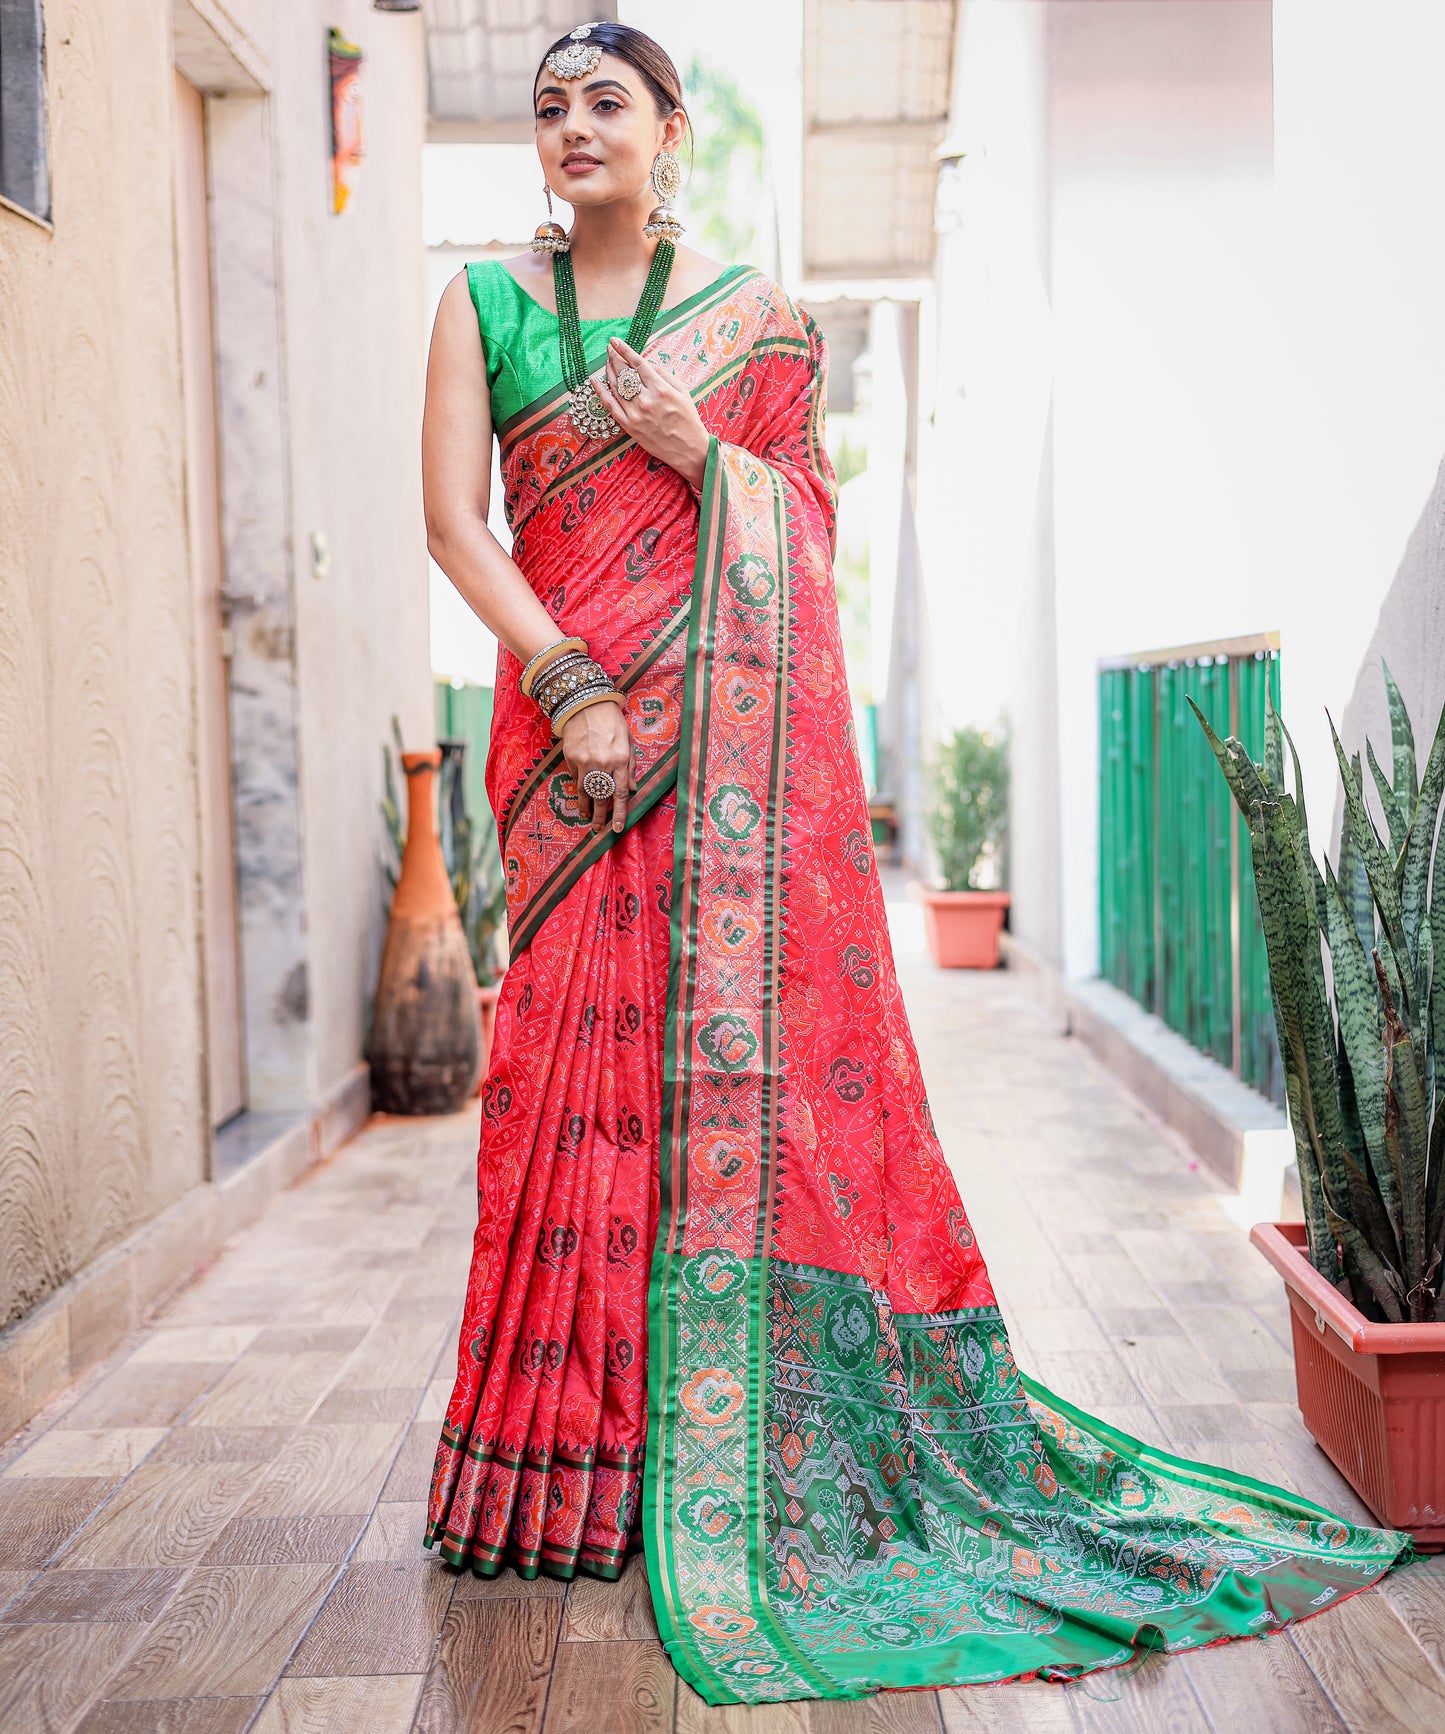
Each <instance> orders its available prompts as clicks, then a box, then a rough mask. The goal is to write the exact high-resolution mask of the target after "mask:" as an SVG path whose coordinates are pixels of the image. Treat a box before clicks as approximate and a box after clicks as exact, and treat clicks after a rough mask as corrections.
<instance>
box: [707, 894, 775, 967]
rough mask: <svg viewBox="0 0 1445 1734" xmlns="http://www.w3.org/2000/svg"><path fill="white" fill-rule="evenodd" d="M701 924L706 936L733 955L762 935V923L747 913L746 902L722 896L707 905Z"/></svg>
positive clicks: (722, 949)
mask: <svg viewBox="0 0 1445 1734" xmlns="http://www.w3.org/2000/svg"><path fill="white" fill-rule="evenodd" d="M702 925H703V929H704V931H705V932H706V934H707V937H708V938H709V939H710V940H711V941H712V942H713V944H714V945H716V946H717V947H718V948H719V950H721V951H725V952H728V953H730V954H732V955H734V956H735V955H736V954H737V953H738V952H739V951H741V950H742V949H743V948H744V947H745V946H749V945H752V944H754V943H755V942H756V941H757V940H758V939H759V938H760V937H761V935H762V924H761V922H759V921H758V919H757V917H756V916H755V915H752V914H750V913H749V911H748V906H747V904H745V903H734V902H730V901H728V900H727V899H724V898H719V899H718V900H717V902H715V903H713V904H711V905H710V906H709V908H708V910H707V913H706V914H705V915H704V916H703V917H702Z"/></svg>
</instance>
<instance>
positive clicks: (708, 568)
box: [642, 435, 861, 1704]
mask: <svg viewBox="0 0 1445 1734" xmlns="http://www.w3.org/2000/svg"><path fill="white" fill-rule="evenodd" d="M753 461H755V462H761V460H757V459H754V460H753ZM763 467H764V468H765V469H766V468H767V467H768V466H766V465H763ZM771 483H772V491H773V533H774V536H775V538H776V544H775V545H776V550H777V554H778V563H779V585H780V589H781V593H782V601H781V604H780V606H779V610H778V615H779V624H778V635H779V638H778V680H779V689H778V690H779V696H778V700H777V703H776V704H775V707H774V717H773V741H772V747H773V752H772V762H771V765H770V767H769V783H768V809H767V810H768V812H769V813H770V815H771V824H770V826H769V831H768V834H767V844H766V853H765V860H764V881H765V884H766V887H767V890H766V893H765V895H766V897H767V899H768V903H769V908H768V912H767V917H766V919H765V921H764V930H765V933H766V934H767V940H766V942H765V952H764V970H763V974H764V981H765V983H766V990H765V992H766V1010H765V1014H764V1019H763V1034H764V1054H765V1065H764V1067H763V1073H762V1079H761V1091H762V1110H761V1121H762V1128H763V1137H762V1148H761V1152H760V1158H761V1159H760V1172H759V1200H758V1218H757V1225H756V1229H755V1234H754V1245H753V1255H752V1257H751V1258H749V1259H748V1260H746V1261H745V1266H746V1283H747V1326H746V1332H747V1344H748V1351H747V1362H748V1365H747V1369H746V1378H747V1386H746V1391H747V1397H746V1408H745V1412H746V1430H747V1443H746V1453H745V1465H744V1468H745V1475H746V1484H747V1499H748V1506H749V1509H750V1510H751V1511H752V1512H753V1513H754V1514H755V1516H754V1521H753V1523H752V1524H751V1525H749V1526H748V1528H747V1530H746V1536H745V1542H744V1543H743V1544H742V1545H743V1546H744V1548H745V1553H746V1578H747V1591H748V1597H749V1601H748V1605H749V1607H750V1609H751V1613H752V1615H755V1616H756V1622H755V1623H756V1626H757V1628H758V1630H759V1638H760V1640H761V1642H762V1643H763V1644H764V1645H765V1646H766V1647H767V1649H769V1650H770V1651H771V1652H772V1653H773V1655H775V1656H776V1658H777V1660H778V1662H779V1663H780V1664H781V1665H782V1667H783V1668H785V1669H786V1670H787V1673H788V1675H789V1679H790V1689H789V1690H788V1691H786V1692H785V1693H783V1694H781V1695H782V1696H786V1697H792V1698H796V1697H800V1696H815V1697H840V1696H842V1697H856V1696H860V1695H861V1692H860V1691H858V1690H850V1689H848V1688H847V1687H846V1686H843V1687H840V1685H839V1683H838V1682H837V1681H836V1680H833V1679H830V1678H829V1677H828V1676H826V1675H824V1674H822V1673H820V1672H819V1671H818V1670H817V1669H816V1668H814V1667H813V1666H812V1664H811V1663H810V1662H809V1660H808V1658H807V1657H806V1656H805V1655H804V1654H803V1653H802V1652H801V1651H800V1650H799V1648H798V1646H797V1644H796V1642H795V1641H794V1640H793V1638H792V1637H791V1635H790V1634H789V1633H788V1631H787V1629H786V1628H785V1627H784V1626H783V1624H782V1623H781V1621H780V1620H779V1618H778V1616H777V1614H776V1613H775V1612H774V1610H773V1608H772V1605H771V1601H770V1598H769V1596H768V1591H767V1566H766V1556H767V1534H766V1499H765V1489H764V1480H765V1475H766V1462H765V1455H764V1451H763V1440H762V1434H763V1429H764V1427H765V1425H766V1393H767V1379H766V1370H765V1369H766V1360H767V1346H768V1345H767V1288H768V1269H769V1261H768V1258H767V1256H766V1251H767V1244H768V1236H769V1233H770V1224H771V1216H772V1206H773V1199H774V1186H775V1180H776V1162H775V1160H774V1152H773V1136H774V1132H775V1129H776V1125H777V1107H778V1104H777V1096H776V1089H777V1055H778V1044H779V1040H780V1032H779V1029H778V1022H777V971H778V968H779V966H780V963H781V946H780V944H779V943H778V939H777V936H778V934H779V933H780V920H781V908H780V900H781V876H782V860H783V855H782V847H781V845H782V840H783V830H784V815H783V812H782V806H783V803H782V800H781V792H782V788H783V783H784V780H785V776H786V761H785V757H784V750H783V749H784V745H785V740H786V730H787V702H786V693H787V683H786V679H785V672H786V668H787V658H788V655H789V653H790V643H789V622H790V610H789V607H788V603H787V596H788V589H787V587H788V584H789V580H790V573H789V570H788V567H789V562H788V541H787V514H786V509H785V505H784V500H783V494H782V488H781V486H780V483H779V480H778V478H777V477H776V475H775V474H774V475H772V476H771ZM727 500H728V490H727V470H726V466H725V463H724V461H723V458H722V443H721V442H720V441H719V440H718V438H717V437H716V436H715V435H714V436H713V437H712V438H711V440H710V441H709V445H708V456H707V463H706V466H705V469H704V473H703V488H702V509H701V524H700V533H699V539H698V556H697V564H696V568H695V573H694V580H693V607H692V610H691V615H690V619H689V627H688V646H687V661H686V666H685V673H684V682H683V706H682V727H681V733H680V742H679V747H680V756H679V766H678V780H677V791H678V793H677V816H676V821H675V825H674V831H673V894H672V903H671V909H670V915H669V959H668V990H667V1017H666V1024H665V1029H664V1037H663V1079H662V1116H661V1128H660V1141H659V1142H660V1149H659V1164H658V1167H659V1213H658V1233H657V1239H656V1243H655V1248H654V1254H653V1264H652V1270H651V1274H650V1277H649V1286H648V1343H649V1351H648V1353H649V1366H648V1433H647V1448H646V1451H645V1453H644V1458H643V1474H642V1505H643V1522H642V1530H643V1545H644V1549H645V1553H646V1561H647V1571H648V1579H649V1584H650V1587H651V1591H652V1602H653V1612H654V1615H655V1617H656V1620H657V1626H658V1634H659V1637H660V1638H661V1640H662V1643H663V1647H664V1648H665V1650H666V1651H667V1654H668V1658H669V1660H670V1661H671V1663H672V1665H673V1667H674V1668H675V1669H676V1670H677V1672H678V1673H679V1674H680V1675H681V1676H682V1678H683V1679H684V1680H686V1681H687V1683H688V1684H689V1685H690V1686H692V1687H693V1689H694V1690H695V1691H697V1692H698V1693H699V1695H700V1696H702V1697H703V1698H704V1699H706V1701H707V1702H708V1703H710V1704H724V1703H743V1702H746V1701H747V1700H745V1699H743V1698H741V1697H740V1696H738V1694H737V1693H736V1692H735V1691H734V1689H733V1687H732V1685H731V1684H730V1683H729V1682H728V1681H727V1680H726V1679H725V1678H724V1677H723V1675H722V1674H721V1673H719V1672H718V1671H717V1670H716V1669H715V1668H713V1667H712V1666H710V1665H709V1661H708V1658H707V1657H706V1655H705V1654H704V1652H703V1649H702V1647H701V1646H700V1645H699V1644H698V1642H697V1640H696V1638H695V1637H694V1635H693V1634H692V1632H691V1631H690V1630H689V1628H688V1625H687V1622H686V1621H685V1620H683V1619H682V1618H680V1617H679V1616H680V1613H681V1607H682V1595H681V1588H680V1583H679V1574H678V1569H677V1560H676V1555H675V1548H676V1545H677V1540H678V1532H677V1524H676V1522H675V1520H674V1505H675V1492H676V1489H675V1485H674V1476H675V1469H676V1457H675V1451H674V1449H673V1448H672V1436H673V1435H674V1434H675V1430H676V1415H677V1390H676V1384H677V1360H678V1344H677V1338H676V1329H675V1327H676V1323H677V1309H676V1307H675V1305H674V1297H675V1293H676V1288H677V1283H678V1272H679V1268H680V1266H681V1265H682V1263H683V1262H684V1260H683V1253H682V1242H683V1235H684V1232H685V1230H686V1225H687V1166H688V1151H689V1140H688V1130H687V1127H688V1120H689V1110H690V1099H691V1084H692V1071H693V1068H692V1061H691V1053H692V1042H691V1038H690V1031H691V1027H692V1021H693V1010H694V1005H695V999H696V990H697V972H696V956H697V930H698V917H699V898H698V894H697V884H696V881H697V877H698V869H697V867H696V866H695V862H696V860H697V856H698V852H699V849H700V844H701V834H702V795H703V789H702V785H701V778H702V775H703V774H704V773H705V770H706V766H707V747H708V739H709V734H710V721H711V719H710V714H709V707H708V703H707V692H708V689H709V686H710V679H709V676H710V671H711V667H712V659H713V653H714V647H715V643H716V621H717V615H718V607H719V601H720V596H721V591H722V564H723V555H724V550H725V545H726V534H727V522H728V512H727ZM684 959H686V964H684ZM739 1262H743V1261H739ZM773 1695H774V1696H777V1695H779V1694H773Z"/></svg>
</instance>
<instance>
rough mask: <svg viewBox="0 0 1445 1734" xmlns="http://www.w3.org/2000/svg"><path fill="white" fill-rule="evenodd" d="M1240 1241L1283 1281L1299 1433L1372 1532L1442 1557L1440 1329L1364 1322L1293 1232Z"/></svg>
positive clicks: (1273, 1226) (1267, 1225) (1287, 1225)
mask: <svg viewBox="0 0 1445 1734" xmlns="http://www.w3.org/2000/svg"><path fill="white" fill-rule="evenodd" d="M1249 1238H1250V1239H1251V1240H1252V1241H1253V1242H1254V1244H1255V1245H1256V1246H1257V1247H1258V1248H1259V1250H1260V1251H1261V1252H1262V1253H1263V1254H1264V1256H1265V1257H1266V1258H1267V1259H1268V1260H1269V1262H1270V1263H1271V1264H1272V1265H1273V1266H1274V1268H1275V1269H1276V1270H1277V1271H1278V1272H1279V1274H1280V1275H1281V1276H1282V1277H1283V1278H1284V1286H1285V1291H1286V1293H1287V1294H1288V1295H1289V1308H1290V1323H1291V1325H1292V1327H1293V1332H1294V1372H1295V1387H1296V1389H1297V1391H1298V1393H1299V1406H1300V1413H1301V1415H1303V1417H1304V1424H1305V1426H1306V1427H1308V1428H1309V1430H1310V1432H1311V1434H1312V1435H1313V1436H1314V1438H1315V1440H1316V1442H1317V1443H1318V1444H1319V1445H1320V1447H1321V1448H1322V1449H1323V1450H1324V1452H1325V1454H1326V1456H1328V1457H1329V1459H1330V1461H1331V1462H1332V1463H1333V1464H1334V1465H1335V1467H1336V1468H1337V1469H1338V1470H1339V1472H1340V1474H1341V1475H1343V1476H1344V1478H1345V1480H1346V1481H1348V1482H1349V1484H1350V1486H1351V1487H1353V1488H1354V1490H1355V1492H1356V1493H1358V1494H1359V1496H1360V1498H1361V1499H1363V1500H1364V1502H1365V1504H1366V1505H1368V1506H1369V1508H1370V1510H1371V1511H1372V1512H1373V1513H1374V1514H1375V1517H1376V1518H1377V1519H1378V1520H1379V1521H1380V1522H1381V1523H1383V1524H1386V1525H1387V1526H1388V1527H1389V1528H1391V1529H1404V1530H1408V1531H1409V1533H1410V1534H1411V1535H1412V1536H1413V1537H1414V1540H1415V1544H1416V1546H1417V1547H1419V1548H1420V1550H1421V1551H1422V1552H1428V1553H1434V1552H1438V1551H1439V1550H1440V1549H1441V1548H1445V1324H1435V1325H1381V1324H1376V1323H1375V1322H1374V1321H1373V1320H1371V1319H1367V1318H1366V1317H1365V1315H1364V1314H1363V1313H1362V1312H1360V1311H1359V1310H1358V1308H1356V1307H1354V1306H1351V1304H1350V1303H1349V1301H1347V1300H1346V1299H1345V1297H1344V1296H1343V1295H1342V1294H1341V1293H1340V1291H1339V1290H1338V1289H1337V1288H1335V1287H1334V1285H1333V1284H1332V1283H1329V1282H1327V1281H1326V1280H1325V1278H1324V1277H1322V1276H1321V1275H1320V1273H1319V1272H1318V1271H1317V1270H1316V1269H1315V1267H1314V1266H1313V1265H1312V1264H1311V1263H1310V1262H1309V1255H1308V1253H1307V1252H1306V1251H1305V1250H1304V1248H1305V1245H1306V1241H1305V1228H1304V1224H1303V1223H1302V1222H1261V1223H1257V1224H1256V1225H1255V1227H1254V1228H1252V1229H1251V1230H1250V1235H1249Z"/></svg>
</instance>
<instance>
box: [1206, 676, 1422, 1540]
mask: <svg viewBox="0 0 1445 1734" xmlns="http://www.w3.org/2000/svg"><path fill="white" fill-rule="evenodd" d="M1385 687H1386V691H1387V694H1388V697H1389V708H1390V723H1391V738H1392V772H1391V775H1389V776H1387V775H1386V774H1385V772H1384V770H1383V769H1382V768H1381V766H1380V764H1379V762H1378V760H1377V759H1376V756H1375V752H1374V748H1373V747H1372V746H1371V745H1369V744H1368V743H1367V744H1366V749H1365V752H1366V759H1367V761H1368V764H1369V769H1370V774H1371V778H1372V780H1373V782H1374V785H1375V789H1376V792H1377V794H1378V796H1379V802H1380V808H1381V811H1382V812H1383V814H1384V818H1385V831H1386V834H1385V835H1384V836H1382V835H1381V834H1380V832H1379V830H1378V829H1377V828H1376V825H1375V822H1374V820H1373V818H1372V817H1371V814H1370V812H1369V810H1368V808H1367V806H1366V801H1365V789H1364V780H1363V775H1362V771H1361V765H1360V757H1359V754H1356V755H1355V756H1354V757H1353V759H1347V758H1346V756H1345V752H1344V749H1343V747H1342V746H1341V745H1340V740H1339V736H1338V735H1337V734H1335V732H1334V725H1333V723H1331V725H1330V728H1331V734H1332V735H1333V736H1334V743H1335V754H1336V758H1337V760H1338V762H1339V768H1340V776H1341V778H1342V780H1343V783H1344V796H1345V799H1344V820H1343V824H1342V826H1341V834H1340V850H1339V860H1338V862H1337V863H1336V865H1335V866H1334V867H1331V866H1330V864H1329V862H1328V860H1326V861H1325V864H1324V871H1323V873H1321V871H1320V869H1319V867H1318V866H1317V864H1316V862H1315V860H1314V857H1313V856H1312V854H1311V852H1310V840H1309V831H1308V827H1307V824H1306V820H1305V807H1304V793H1303V788H1302V784H1301V779H1300V772H1299V759H1298V756H1297V754H1296V753H1295V748H1294V742H1293V741H1292V740H1290V738H1289V734H1288V731H1287V730H1286V729H1285V728H1284V725H1283V724H1282V722H1281V721H1280V719H1279V717H1278V715H1277V714H1276V713H1275V711H1274V710H1273V708H1272V707H1271V708H1270V709H1269V710H1268V712H1267V717H1266V730H1265V755H1264V763H1263V764H1255V763H1254V762H1253V761H1252V760H1251V759H1250V757H1249V754H1248V752H1247V751H1246V750H1245V748H1244V747H1243V746H1242V745H1241V743H1240V742H1239V741H1238V740H1236V739H1235V738H1234V737H1233V736H1231V737H1230V738H1229V739H1228V740H1227V741H1222V740H1220V738H1219V737H1218V736H1217V735H1216V734H1215V733H1214V731H1213V730H1212V729H1211V728H1210V726H1209V724H1208V722H1207V721H1206V720H1205V718H1204V716H1203V715H1202V714H1201V713H1200V712H1199V710H1198V707H1197V706H1196V707H1195V714H1196V715H1197V716H1199V720H1200V723H1201V724H1202V725H1203V727H1204V731H1205V733H1206V734H1207V735H1208V737H1209V743H1210V745H1211V747H1212V748H1213V749H1214V753H1215V756H1216V757H1217V758H1218V760H1219V763H1220V765H1221V767H1222V769H1223V771H1224V774H1225V777H1226V778H1227V779H1228V782H1229V786H1230V789H1231V790H1232V792H1233V794H1234V798H1235V801H1236V802H1237V804H1238V806H1239V808H1240V811H1241V812H1242V813H1243V814H1244V817H1245V819H1246V821H1247V822H1248V825H1249V835H1250V845H1251V853H1252V856H1253V861H1254V875H1255V885H1256V889H1257V892H1258V900H1259V909H1260V916H1261V919H1262V922H1263V926H1264V937H1265V946H1266V950H1267V952H1268V957H1269V973H1270V985H1271V988H1272V990H1273V997H1274V1005H1275V1022H1276V1027H1277V1029H1278V1033H1279V1049H1280V1055H1281V1058H1282V1061H1283V1064H1284V1070H1285V1085H1286V1095H1287V1100H1288V1105H1289V1117H1290V1125H1291V1127H1292V1128H1293V1131H1294V1140H1295V1150H1296V1154H1297V1158H1298V1164H1299V1176H1300V1191H1301V1195H1302V1197H1303V1202H1304V1215H1305V1221H1304V1223H1303V1224H1295V1223H1272V1224H1271V1223H1260V1224H1259V1225H1258V1226H1256V1228H1255V1229H1254V1230H1253V1233H1252V1235H1251V1238H1252V1239H1253V1241H1254V1243H1255V1245H1256V1246H1257V1247H1258V1248H1259V1249H1260V1251H1261V1252H1262V1253H1263V1254H1264V1256H1265V1257H1266V1258H1267V1259H1268V1260H1269V1261H1270V1263H1271V1264H1273V1265H1274V1267H1275V1268H1276V1269H1277V1270H1278V1271H1279V1272H1280V1274H1281V1276H1282V1277H1283V1278H1284V1282H1285V1287H1286V1290H1287V1292H1288V1295H1289V1303H1290V1311H1291V1319H1292V1329H1293V1336H1294V1351H1295V1377H1296V1385H1297V1389H1298V1393H1299V1406H1300V1410H1301V1412H1302V1414H1303V1416H1304V1421H1305V1425H1306V1426H1307V1427H1308V1428H1309V1430H1310V1432H1311V1433H1312V1434H1313V1435H1314V1437H1315V1439H1316V1440H1317V1441H1318V1442H1319V1444H1320V1445H1321V1446H1322V1447H1323V1448H1324V1450H1325V1451H1326V1452H1327V1453H1328V1455H1329V1456H1330V1457H1331V1459H1332V1460H1333V1461H1334V1463H1335V1464H1336V1466H1337V1467H1338V1468H1339V1470H1340V1471H1341V1473H1342V1474H1343V1475H1344V1476H1345V1478H1346V1479H1347V1480H1348V1481H1349V1482H1350V1484H1351V1485H1352V1486H1353V1487H1354V1489H1355V1491H1356V1492H1357V1493H1358V1494H1359V1495H1360V1497H1361V1498H1362V1499H1363V1500H1364V1501H1365V1503H1366V1504H1367V1505H1368V1506H1369V1507H1370V1509H1371V1511H1373V1512H1374V1514H1375V1516H1376V1517H1377V1518H1378V1519H1379V1520H1380V1521H1381V1522H1382V1523H1386V1524H1389V1525H1390V1526H1391V1527H1393V1528H1397V1529H1404V1530H1409V1531H1410V1532H1411V1533H1412V1534H1413V1536H1414V1538H1415V1540H1416V1543H1417V1545H1419V1546H1421V1547H1422V1548H1439V1547H1441V1546H1445V1106H1442V1097H1445V1071H1442V1054H1441V1044H1442V1038H1445V849H1438V850H1437V847H1436V835H1435V833H1436V823H1437V820H1438V817H1439V813H1440V806H1441V795H1442V792H1445V711H1442V713H1441V717H1440V722H1439V726H1438V727H1437V729H1436V732H1435V739H1434V743H1433V745H1432V747H1431V749H1430V754H1429V757H1428V759H1427V761H1426V764H1425V769H1424V773H1423V775H1422V776H1420V777H1419V778H1418V780H1417V774H1416V761H1415V743H1414V736H1413V733H1412V731H1411V727H1410V719H1409V715H1408V713H1407V711H1406V709H1405V706H1404V703H1403V701H1402V700H1401V697H1400V694H1399V691H1398V690H1397V688H1396V686H1395V683H1394V681H1393V680H1392V679H1391V677H1390V671H1389V669H1388V668H1387V669H1386V670H1385ZM1192 702H1193V701H1192V700H1191V703H1192ZM1286 742H1287V743H1288V746H1289V753H1290V758H1291V761H1292V767H1293V775H1292V782H1293V794H1291V793H1289V792H1287V791H1286V789H1285V782H1284V747H1285V743H1286ZM1432 863H1433V865H1434V873H1433V887H1432V873H1431V867H1432ZM1326 955H1328V959H1329V965H1330V968H1329V975H1328V978H1327V976H1326V970H1325V958H1326Z"/></svg>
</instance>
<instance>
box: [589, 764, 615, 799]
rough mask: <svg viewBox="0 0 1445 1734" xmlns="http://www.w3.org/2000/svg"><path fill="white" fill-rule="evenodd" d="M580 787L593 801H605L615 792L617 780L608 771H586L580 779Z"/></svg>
mask: <svg viewBox="0 0 1445 1734" xmlns="http://www.w3.org/2000/svg"><path fill="white" fill-rule="evenodd" d="M582 787H583V788H584V789H585V790H586V791H587V793H588V794H589V795H591V796H592V798H593V799H594V800H598V801H605V800H606V799H607V797H608V796H609V795H611V794H613V793H615V792H616V789H617V779H616V777H614V776H613V775H612V773H611V772H610V771H588V773H587V775H586V776H585V777H583V779H582Z"/></svg>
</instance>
